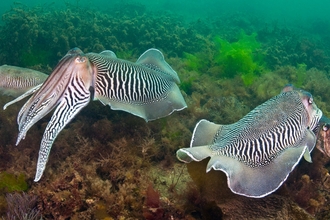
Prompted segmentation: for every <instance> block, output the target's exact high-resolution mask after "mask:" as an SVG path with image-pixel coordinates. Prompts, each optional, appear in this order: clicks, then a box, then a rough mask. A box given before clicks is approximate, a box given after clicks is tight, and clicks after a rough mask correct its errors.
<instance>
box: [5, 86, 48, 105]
mask: <svg viewBox="0 0 330 220" xmlns="http://www.w3.org/2000/svg"><path fill="white" fill-rule="evenodd" d="M41 86H42V83H41V84H39V85H37V86H35V87H33V88H31V89H29V90H28V91H26V92H25V93H23V94H22V95H20V96H18V97H17V98H16V99H14V100H12V101H10V102H8V103H6V104H5V105H4V106H3V110H6V109H7V107H8V106H10V105H12V104H14V103H16V102H19V101H21V100H22V99H24V98H26V97H28V96H30V95H32V94H34V93H35V92H36V91H38V90H39V89H40V87H41Z"/></svg>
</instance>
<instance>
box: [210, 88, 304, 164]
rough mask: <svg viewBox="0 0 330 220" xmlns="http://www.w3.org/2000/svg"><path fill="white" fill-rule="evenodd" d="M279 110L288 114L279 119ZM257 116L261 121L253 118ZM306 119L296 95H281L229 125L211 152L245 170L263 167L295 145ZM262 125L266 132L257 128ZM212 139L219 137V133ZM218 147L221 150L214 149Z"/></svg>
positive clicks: (302, 106) (301, 133)
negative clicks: (247, 167) (243, 164)
mask: <svg viewBox="0 0 330 220" xmlns="http://www.w3.org/2000/svg"><path fill="white" fill-rule="evenodd" d="M290 108H295V111H291V112H290V111H288V110H289V109H290ZM282 111H286V112H290V114H286V115H283V116H282V115H281V112H282ZM257 116H258V117H259V116H260V117H262V118H258V119H256V117H257ZM278 116H280V117H278ZM308 117H309V116H308V113H307V111H306V109H305V107H304V105H303V104H302V102H301V101H300V97H299V94H298V93H295V94H290V92H286V93H282V94H280V95H279V96H277V97H276V99H275V98H273V99H270V100H269V101H268V102H266V103H264V104H262V105H260V106H258V107H257V108H255V109H254V110H253V111H251V112H250V113H249V114H247V115H246V116H245V117H244V118H243V119H241V120H240V121H238V122H237V123H234V124H232V125H230V126H229V127H228V128H227V129H228V130H229V131H228V132H227V134H226V136H225V138H224V137H223V136H222V139H221V142H220V143H216V142H217V139H216V138H215V140H214V144H215V145H214V146H211V149H213V150H215V151H216V152H217V154H218V155H224V156H228V157H232V158H235V159H237V160H238V161H241V162H243V163H245V164H246V165H248V166H249V167H260V166H265V165H267V164H269V163H270V162H271V161H273V160H274V159H275V158H276V157H277V156H278V155H279V154H280V153H281V152H283V151H284V150H285V149H287V148H289V147H292V146H294V145H296V144H297V141H299V140H300V139H301V136H302V135H303V132H304V130H306V124H307V122H308ZM275 118H276V121H275ZM248 125H249V126H248ZM264 125H267V129H260V127H261V128H263V127H264ZM222 132H223V130H222ZM216 136H217V137H221V130H220V131H219V132H218V134H217V135H216ZM227 140H229V141H227ZM219 144H221V145H222V146H224V147H221V148H218V145H219Z"/></svg>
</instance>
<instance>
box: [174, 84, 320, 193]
mask: <svg viewBox="0 0 330 220" xmlns="http://www.w3.org/2000/svg"><path fill="white" fill-rule="evenodd" d="M321 117H322V111H321V110H320V109H318V107H317V106H316V104H315V103H314V101H313V98H312V95H311V94H310V93H308V92H306V91H303V90H300V89H294V88H293V87H292V86H287V87H285V88H284V89H283V91H282V93H280V94H279V95H277V96H275V97H273V98H271V99H269V100H268V101H266V102H264V103H263V104H261V105H259V106H258V107H256V108H255V109H254V110H252V111H251V112H249V113H248V114H247V115H246V116H245V117H243V118H242V119H240V120H239V121H238V122H236V123H233V124H229V125H219V124H214V123H212V122H209V121H207V120H201V121H199V122H198V123H197V125H196V127H195V129H194V132H193V136H192V140H191V145H190V148H182V149H179V150H178V151H177V158H178V159H179V160H180V161H183V162H186V163H189V162H191V161H201V160H203V159H205V158H207V157H210V160H209V162H208V164H207V167H206V172H209V171H210V170H211V169H214V170H221V171H223V172H224V173H225V174H226V175H227V182H228V186H229V188H230V189H231V191H232V192H234V193H236V194H239V195H243V196H247V197H255V198H260V197H264V196H266V195H268V194H270V193H272V192H274V191H275V190H276V189H278V188H279V187H280V186H281V185H282V183H283V182H284V181H285V180H286V179H287V177H288V175H289V174H290V172H291V171H292V170H293V169H294V168H295V166H296V165H297V164H298V163H299V161H300V159H301V158H302V157H304V158H305V160H307V161H308V162H311V156H310V152H311V151H312V150H313V148H314V146H315V143H316V135H315V132H314V130H316V129H317V127H318V123H319V121H320V119H321Z"/></svg>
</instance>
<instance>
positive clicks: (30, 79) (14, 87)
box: [0, 65, 48, 97]
mask: <svg viewBox="0 0 330 220" xmlns="http://www.w3.org/2000/svg"><path fill="white" fill-rule="evenodd" d="M47 77H48V75H47V74H45V73H42V72H39V71H36V70H32V69H28V68H21V67H17V66H10V65H2V66H0V94H5V95H9V96H13V97H17V96H20V95H22V94H23V93H25V92H26V91H28V90H30V89H32V88H35V87H36V86H38V85H40V84H42V83H43V82H44V81H45V80H46V79H47Z"/></svg>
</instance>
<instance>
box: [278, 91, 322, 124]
mask: <svg viewBox="0 0 330 220" xmlns="http://www.w3.org/2000/svg"><path fill="white" fill-rule="evenodd" d="M290 91H297V92H298V94H299V96H300V98H301V102H302V103H303V105H304V106H305V109H306V111H307V115H308V118H307V120H308V121H307V125H308V127H309V129H310V130H314V129H315V128H317V127H318V124H319V121H320V120H321V118H322V115H323V114H322V111H321V110H320V109H319V108H318V107H317V106H316V104H315V102H314V100H313V96H312V94H310V93H309V92H306V91H305V90H302V89H297V88H295V87H293V86H292V85H287V86H285V87H284V89H283V91H282V92H290Z"/></svg>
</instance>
